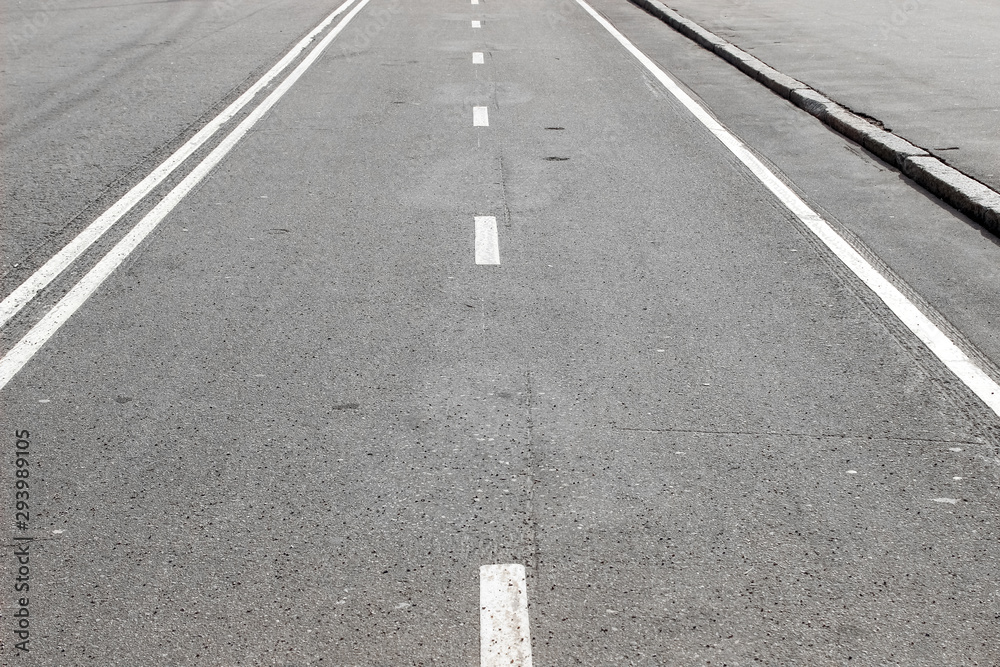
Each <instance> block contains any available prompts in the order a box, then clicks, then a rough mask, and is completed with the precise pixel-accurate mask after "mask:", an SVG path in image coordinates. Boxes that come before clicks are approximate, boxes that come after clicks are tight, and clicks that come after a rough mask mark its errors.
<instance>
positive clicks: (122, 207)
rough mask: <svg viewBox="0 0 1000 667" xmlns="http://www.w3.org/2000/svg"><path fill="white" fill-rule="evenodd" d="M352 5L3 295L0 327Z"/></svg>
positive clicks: (326, 22)
mask: <svg viewBox="0 0 1000 667" xmlns="http://www.w3.org/2000/svg"><path fill="white" fill-rule="evenodd" d="M353 2H354V0H347V2H345V3H344V4H342V5H341V6H340V7H338V8H337V9H336V10H334V12H333V13H332V14H330V15H329V16H327V17H326V18H325V19H323V21H322V22H321V23H320V24H319V25H317V26H316V27H315V28H313V29H312V31H310V32H309V34H308V35H306V36H305V37H303V38H302V39H301V40H300V41H299V43H298V44H296V45H295V47H294V48H293V49H292V50H291V51H289V52H288V53H286V54H285V56H284V57H283V58H282V59H281V60H279V61H278V62H277V63H275V65H274V67H272V68H271V69H269V70H268V71H267V73H266V74H264V76H262V77H261V78H260V79H258V80H257V82H256V83H254V84H253V85H252V86H251V87H250V88H248V89H247V90H246V92H244V93H243V94H242V95H240V96H239V97H238V98H237V99H236V100H235V101H233V103H232V104H230V105H229V106H228V107H226V109H225V110H224V111H223V112H222V113H220V114H219V115H218V116H216V117H215V118H213V119H212V120H211V121H209V122H208V124H206V125H205V126H204V127H203V128H201V129H200V130H199V131H198V132H197V133H196V134H195V135H194V136H193V137H191V138H190V139H188V140H187V142H186V143H185V144H184V145H183V146H181V147H180V148H179V149H177V151H176V152H174V154H173V155H171V156H170V157H168V158H167V159H166V160H164V161H163V162H162V163H161V164H160V166H158V167H157V168H156V169H154V170H153V171H152V172H150V173H149V175H148V176H146V177H145V178H144V179H142V180H141V181H140V182H139V183H137V184H136V185H135V186H134V187H133V188H132V189H131V190H129V191H128V192H126V193H125V195H124V196H123V197H122V198H121V199H119V200H118V201H117V202H115V203H114V204H112V205H111V208H109V209H108V210H106V211H104V213H102V214H101V215H100V216H98V217H97V219H95V220H94V221H93V222H91V223H90V224H89V225H87V227H86V228H84V230H83V231H82V232H80V233H79V234H78V235H77V236H76V238H74V239H73V240H72V241H70V242H69V243H68V244H67V245H66V246H65V247H63V248H62V250H60V251H59V252H57V253H56V254H55V255H53V256H52V257H51V258H49V260H48V261H46V262H45V264H43V265H42V266H41V267H39V269H38V270H37V271H35V272H34V273H33V274H32V275H31V276H30V277H29V278H28V279H27V280H25V281H24V282H23V283H22V284H21V285H20V286H18V287H17V288H16V289H14V291H13V292H11V293H10V294H9V295H7V298H5V299H4V300H3V301H2V302H0V327H2V326H3V325H5V324H6V323H7V322H8V321H9V320H10V318H12V317H13V316H14V315H16V314H17V313H18V311H20V310H21V309H22V308H23V307H24V306H25V305H27V304H28V303H29V302H30V301H31V300H32V299H34V298H35V296H36V295H37V294H38V293H39V292H40V291H42V290H43V289H45V288H46V287H47V286H48V285H49V283H51V282H52V281H53V280H55V279H56V277H57V276H59V274H61V273H62V272H63V271H65V270H66V268H67V267H68V266H69V265H70V264H72V263H73V262H75V261H76V259H77V258H78V257H79V256H80V255H82V254H83V253H84V252H85V251H86V250H87V248H89V247H90V246H92V245H93V244H94V243H95V242H96V241H97V240H98V239H99V238H101V236H103V235H104V233H105V232H107V231H108V230H109V229H111V227H112V226H114V224H115V223H116V222H118V221H119V220H120V219H121V217H122V216H123V215H125V214H126V213H128V212H129V211H130V210H132V208H133V207H134V206H135V205H136V204H137V203H139V202H140V201H141V200H142V199H143V198H144V197H145V196H146V195H148V194H149V193H150V192H152V191H153V190H154V189H155V188H156V187H157V186H158V185H159V184H160V183H162V182H163V180H164V179H165V178H166V177H167V176H169V175H170V174H171V173H173V171H174V170H175V169H177V167H179V166H180V165H181V164H183V163H184V161H185V160H187V159H188V158H189V157H191V155H192V154H193V153H194V152H195V151H196V150H198V149H199V148H200V147H201V146H202V145H203V144H204V143H205V142H206V141H208V140H209V139H210V138H211V137H212V135H214V134H215V133H216V132H217V131H218V130H219V128H220V127H222V126H223V125H224V124H225V123H226V122H228V121H229V120H230V119H231V118H232V117H233V116H235V115H236V114H238V113H239V112H240V111H241V110H242V109H243V107H245V106H246V105H247V104H248V103H249V102H250V101H251V100H253V98H254V97H256V95H257V93H259V92H260V91H261V90H262V89H263V88H264V87H266V86H267V85H268V84H270V83H271V81H272V80H274V78H275V77H277V76H278V75H279V74H281V72H282V71H284V69H285V68H286V67H288V65H289V64H290V63H291V62H292V61H293V60H295V59H296V58H297V57H298V56H299V54H301V53H302V51H304V50H305V49H306V47H308V46H309V45H310V44H311V43H312V41H313V39H315V38H316V35H318V34H319V33H321V32H323V30H325V29H326V28H327V26H329V25H330V23H331V22H332V21H333V20H334V19H335V18H336V17H337V16H339V15H340V14H342V13H344V12H345V11H346V10H347V8H348V7H350V6H351V4H352V3H353Z"/></svg>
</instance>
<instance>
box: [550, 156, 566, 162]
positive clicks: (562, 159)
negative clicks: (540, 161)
mask: <svg viewBox="0 0 1000 667" xmlns="http://www.w3.org/2000/svg"><path fill="white" fill-rule="evenodd" d="M545 159H546V160H548V161H549V162H565V161H566V160H568V159H569V158H568V157H559V156H558V155H550V156H548V157H547V158H545Z"/></svg>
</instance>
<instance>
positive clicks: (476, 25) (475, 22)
mask: <svg viewBox="0 0 1000 667" xmlns="http://www.w3.org/2000/svg"><path fill="white" fill-rule="evenodd" d="M472 27H473V28H482V27H483V24H482V23H480V22H479V21H473V22H472Z"/></svg>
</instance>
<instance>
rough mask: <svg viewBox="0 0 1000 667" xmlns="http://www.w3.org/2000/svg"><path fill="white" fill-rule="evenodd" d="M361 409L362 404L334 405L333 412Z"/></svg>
mask: <svg viewBox="0 0 1000 667" xmlns="http://www.w3.org/2000/svg"><path fill="white" fill-rule="evenodd" d="M360 407H361V404H360V403H341V404H340V405H334V406H333V407H331V408H330V409H331V410H357V409H358V408H360Z"/></svg>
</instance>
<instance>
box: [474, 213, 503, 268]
mask: <svg viewBox="0 0 1000 667" xmlns="http://www.w3.org/2000/svg"><path fill="white" fill-rule="evenodd" d="M475 221H476V264H493V265H496V264H499V263H500V241H499V239H498V238H497V219H496V218H495V217H494V216H492V215H477V216H475Z"/></svg>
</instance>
